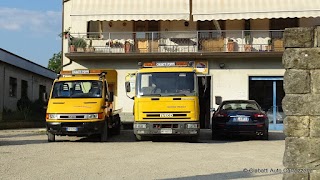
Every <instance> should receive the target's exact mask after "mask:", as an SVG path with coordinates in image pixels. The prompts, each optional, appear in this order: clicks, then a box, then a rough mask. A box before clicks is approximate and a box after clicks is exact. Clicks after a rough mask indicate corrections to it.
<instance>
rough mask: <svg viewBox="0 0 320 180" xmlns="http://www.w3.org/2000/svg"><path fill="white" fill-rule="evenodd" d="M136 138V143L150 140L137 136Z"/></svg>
mask: <svg viewBox="0 0 320 180" xmlns="http://www.w3.org/2000/svg"><path fill="white" fill-rule="evenodd" d="M135 136H136V141H146V140H148V138H147V137H145V136H141V135H135Z"/></svg>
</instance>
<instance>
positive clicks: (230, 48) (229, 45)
mask: <svg viewBox="0 0 320 180" xmlns="http://www.w3.org/2000/svg"><path fill="white" fill-rule="evenodd" d="M227 49H228V51H229V52H232V51H234V41H233V39H228V43H227Z"/></svg>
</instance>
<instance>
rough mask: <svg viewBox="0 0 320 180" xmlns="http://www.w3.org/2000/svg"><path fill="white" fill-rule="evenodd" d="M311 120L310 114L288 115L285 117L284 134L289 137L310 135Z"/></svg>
mask: <svg viewBox="0 0 320 180" xmlns="http://www.w3.org/2000/svg"><path fill="white" fill-rule="evenodd" d="M309 121H310V119H309V116H287V117H286V118H285V119H284V134H285V135H286V136H288V137H308V136H309Z"/></svg>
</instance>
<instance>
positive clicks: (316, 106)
mask: <svg viewBox="0 0 320 180" xmlns="http://www.w3.org/2000/svg"><path fill="white" fill-rule="evenodd" d="M319 102H320V94H286V95H285V97H284V98H283V99H282V108H283V112H284V113H285V114H286V115H287V116H309V115H312V116H320V103H319Z"/></svg>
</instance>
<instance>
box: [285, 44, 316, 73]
mask: <svg viewBox="0 0 320 180" xmlns="http://www.w3.org/2000/svg"><path fill="white" fill-rule="evenodd" d="M282 63H283V66H284V68H285V69H320V48H288V49H286V50H285V51H284V53H283V56H282Z"/></svg>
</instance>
